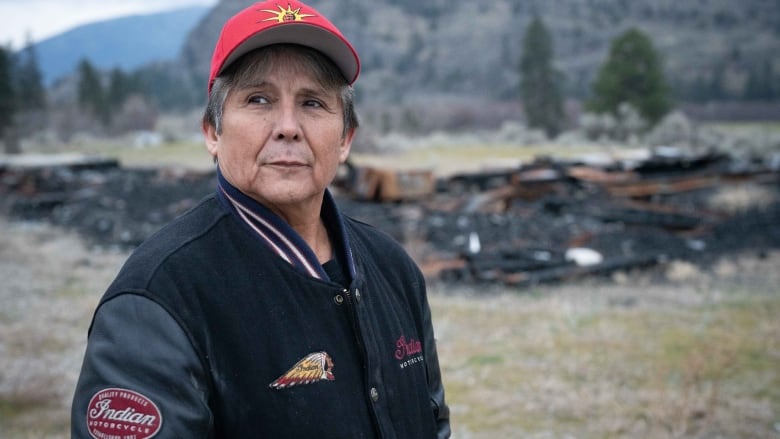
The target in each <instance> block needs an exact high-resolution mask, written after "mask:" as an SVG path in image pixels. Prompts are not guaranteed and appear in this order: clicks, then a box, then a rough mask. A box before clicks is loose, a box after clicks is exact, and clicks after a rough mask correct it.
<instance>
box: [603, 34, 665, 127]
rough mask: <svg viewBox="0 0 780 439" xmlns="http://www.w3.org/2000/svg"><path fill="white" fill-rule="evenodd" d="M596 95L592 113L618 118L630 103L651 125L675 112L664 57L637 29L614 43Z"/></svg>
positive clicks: (618, 38)
mask: <svg viewBox="0 0 780 439" xmlns="http://www.w3.org/2000/svg"><path fill="white" fill-rule="evenodd" d="M593 93H594V97H593V99H592V101H590V102H589V105H588V106H589V108H590V109H591V110H592V111H595V112H598V113H605V112H611V113H613V114H616V113H617V110H618V107H619V106H620V104H621V103H628V104H630V105H631V106H633V107H634V108H636V109H637V110H638V111H639V114H641V115H642V117H643V118H644V119H646V120H647V121H649V122H650V123H651V124H655V123H657V122H658V121H659V120H661V118H662V117H663V116H664V115H665V114H666V113H667V112H669V109H670V108H671V103H670V96H669V88H668V86H667V84H666V81H665V79H664V73H663V70H662V66H661V60H660V57H659V55H658V54H657V53H656V51H655V48H654V47H653V44H652V42H651V41H650V39H649V38H648V37H647V36H646V35H645V34H644V33H642V32H641V31H639V30H637V29H631V30H628V31H626V32H625V33H623V34H622V35H620V36H618V37H617V38H616V39H615V40H614V41H613V42H612V45H611V47H610V52H609V58H608V59H607V61H606V62H605V63H604V64H603V65H602V66H601V68H600V70H599V73H598V76H597V78H596V81H595V82H594V84H593Z"/></svg>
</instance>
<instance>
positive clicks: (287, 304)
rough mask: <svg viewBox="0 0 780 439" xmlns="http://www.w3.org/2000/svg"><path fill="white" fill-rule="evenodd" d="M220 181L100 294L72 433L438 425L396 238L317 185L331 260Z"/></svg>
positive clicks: (408, 276) (430, 342) (330, 430)
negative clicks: (330, 264)
mask: <svg viewBox="0 0 780 439" xmlns="http://www.w3.org/2000/svg"><path fill="white" fill-rule="evenodd" d="M219 182H220V184H219V189H218V191H217V193H216V194H215V195H213V196H210V197H208V198H206V199H205V200H203V201H202V202H201V203H200V204H199V205H198V206H196V207H195V208H194V209H193V210H191V211H190V212H188V213H187V214H185V215H183V216H182V217H180V218H178V219H176V220H174V222H172V223H171V224H170V225H168V226H166V227H164V228H163V229H162V230H160V231H159V232H158V233H156V234H155V235H154V236H152V237H151V238H150V239H149V240H147V241H146V242H145V243H144V244H142V245H141V246H139V247H138V248H137V249H136V251H134V252H133V254H132V255H131V256H130V258H129V259H128V261H127V262H126V263H125V265H124V267H123V268H122V269H121V270H120V272H119V274H118V275H117V278H116V279H115V280H114V282H113V283H112V284H111V285H110V287H109V288H108V290H107V291H106V293H105V294H104V296H103V298H102V299H101V301H100V303H99V305H98V307H97V310H96V311H95V315H94V318H93V321H92V324H91V326H90V331H89V338H88V344H87V350H86V354H85V358H84V363H83V366H82V371H81V375H80V377H79V381H78V384H77V388H76V392H75V396H74V400H73V406H72V422H71V428H72V437H74V438H89V437H95V438H101V439H103V438H125V437H128V438H130V437H132V438H136V439H143V438H150V437H158V438H174V437H176V438H250V437H251V438H260V437H264V438H305V437H317V438H340V439H342V438H435V437H439V438H444V437H449V435H450V426H449V410H448V408H447V405H446V404H445V401H444V391H443V387H442V383H441V377H440V372H439V364H438V358H437V353H436V346H435V341H434V336H433V328H432V324H431V315H430V309H429V306H428V303H427V299H426V291H425V284H424V281H423V277H422V275H421V273H420V271H419V270H418V268H417V267H416V266H415V264H414V263H413V261H412V260H411V259H410V258H409V257H408V256H407V255H406V253H405V252H404V251H403V250H402V248H401V247H400V246H399V245H398V244H397V243H396V242H395V241H393V240H392V238H390V237H389V236H387V235H385V234H384V233H382V232H380V231H378V230H376V229H374V228H373V227H371V226H369V225H366V224H363V223H360V222H358V221H356V220H353V219H350V218H348V217H346V216H343V215H341V214H340V213H339V212H338V210H337V208H336V206H335V203H333V200H332V198H331V196H330V194H329V193H326V197H325V202H324V204H323V210H322V217H323V219H324V220H325V223H326V225H327V226H328V229H329V232H330V233H331V238H332V239H331V241H332V242H334V243H335V244H336V245H334V247H336V249H335V253H336V258H334V259H335V260H336V261H337V262H338V263H337V264H335V267H336V269H335V270H334V269H333V268H331V269H330V270H327V269H324V268H323V267H322V266H320V265H319V264H318V263H316V257H315V256H314V255H313V253H312V252H311V250H310V249H309V248H308V247H307V246H306V245H305V243H304V242H303V241H302V239H301V238H300V237H299V236H298V235H297V234H296V233H295V232H294V231H293V230H292V229H291V228H289V226H287V225H286V224H285V223H284V222H283V221H281V219H279V218H278V217H276V216H275V215H273V214H272V213H270V211H267V210H265V209H264V208H263V206H261V205H259V204H258V203H256V202H254V201H253V200H251V199H249V198H248V197H246V196H244V195H243V194H242V193H241V192H239V191H238V190H236V189H235V188H233V187H232V186H230V185H229V183H227V182H226V181H225V180H224V179H222V177H221V176H220V178H219ZM326 268H327V267H326Z"/></svg>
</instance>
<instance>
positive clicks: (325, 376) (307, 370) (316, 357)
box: [268, 352, 336, 389]
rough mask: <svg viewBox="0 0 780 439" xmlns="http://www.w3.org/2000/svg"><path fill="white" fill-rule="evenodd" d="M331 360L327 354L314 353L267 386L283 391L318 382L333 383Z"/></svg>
mask: <svg viewBox="0 0 780 439" xmlns="http://www.w3.org/2000/svg"><path fill="white" fill-rule="evenodd" d="M335 379H336V377H334V376H333V360H332V359H331V358H330V355H328V353H327V352H314V353H311V354H309V355H307V356H305V357H304V358H303V359H302V360H300V361H298V362H297V363H295V366H293V367H292V369H290V370H288V371H287V372H286V373H285V374H284V375H282V376H280V377H279V378H277V379H276V381H274V382H272V383H271V384H269V385H268V387H270V388H272V389H284V388H287V387H291V386H297V385H301V384H311V383H316V382H318V381H333V380H335Z"/></svg>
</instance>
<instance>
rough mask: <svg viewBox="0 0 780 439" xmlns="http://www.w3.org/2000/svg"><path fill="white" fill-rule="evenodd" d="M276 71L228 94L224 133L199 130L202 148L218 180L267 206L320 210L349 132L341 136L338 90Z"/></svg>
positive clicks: (290, 71) (287, 69) (282, 66)
mask: <svg viewBox="0 0 780 439" xmlns="http://www.w3.org/2000/svg"><path fill="white" fill-rule="evenodd" d="M275 65H276V66H277V67H275V68H273V69H271V70H270V71H268V72H267V73H266V74H264V75H263V76H262V77H257V78H252V81H249V82H250V83H249V84H248V85H247V86H246V87H241V88H233V89H232V90H231V91H230V92H229V93H228V96H227V99H226V100H225V105H224V110H223V117H222V133H221V134H217V133H216V129H215V128H214V127H211V126H206V127H204V134H205V136H206V145H207V147H208V150H209V152H210V153H211V154H212V155H213V156H214V157H217V158H218V163H219V168H220V170H221V172H222V175H223V176H224V177H225V178H226V179H227V180H228V181H229V182H230V183H231V184H232V185H233V186H235V187H236V188H238V189H239V190H241V191H242V192H244V193H245V194H247V195H249V196H250V197H252V198H254V199H255V200H257V201H259V202H260V203H262V204H263V205H265V206H266V207H269V208H270V209H272V210H275V211H277V213H279V212H280V211H281V212H284V211H286V210H288V209H301V208H303V209H307V208H316V209H319V206H320V203H321V200H322V194H323V193H324V191H325V188H326V187H327V186H328V184H330V182H331V181H332V180H333V178H334V177H335V175H336V171H337V168H338V166H339V163H341V162H343V161H344V160H346V158H347V156H348V154H349V150H350V146H351V144H352V136H353V132H349V133H347V135H346V136H343V127H344V120H343V111H342V103H341V99H340V98H339V95H338V92H337V91H336V90H324V89H323V88H322V87H321V86H320V85H319V83H318V82H317V81H316V80H315V79H314V78H313V77H312V75H311V74H310V73H308V72H307V71H306V70H305V69H301V68H296V67H292V66H291V65H290V64H289V63H285V62H283V60H279V62H277V63H275ZM316 214H317V215H319V210H317V211H316Z"/></svg>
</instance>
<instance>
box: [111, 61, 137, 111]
mask: <svg viewBox="0 0 780 439" xmlns="http://www.w3.org/2000/svg"><path fill="white" fill-rule="evenodd" d="M133 92H134V90H133V85H132V81H131V79H130V77H129V76H128V75H126V74H125V72H123V71H122V70H121V69H119V68H115V69H113V70H111V73H110V74H109V79H108V92H107V94H106V100H107V105H109V106H110V107H111V108H119V107H121V106H122V104H123V103H124V102H125V100H126V99H127V97H128V96H130V95H131V94H132V93H133Z"/></svg>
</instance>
